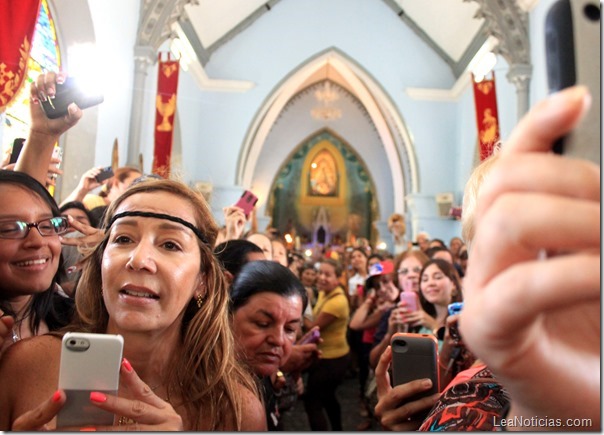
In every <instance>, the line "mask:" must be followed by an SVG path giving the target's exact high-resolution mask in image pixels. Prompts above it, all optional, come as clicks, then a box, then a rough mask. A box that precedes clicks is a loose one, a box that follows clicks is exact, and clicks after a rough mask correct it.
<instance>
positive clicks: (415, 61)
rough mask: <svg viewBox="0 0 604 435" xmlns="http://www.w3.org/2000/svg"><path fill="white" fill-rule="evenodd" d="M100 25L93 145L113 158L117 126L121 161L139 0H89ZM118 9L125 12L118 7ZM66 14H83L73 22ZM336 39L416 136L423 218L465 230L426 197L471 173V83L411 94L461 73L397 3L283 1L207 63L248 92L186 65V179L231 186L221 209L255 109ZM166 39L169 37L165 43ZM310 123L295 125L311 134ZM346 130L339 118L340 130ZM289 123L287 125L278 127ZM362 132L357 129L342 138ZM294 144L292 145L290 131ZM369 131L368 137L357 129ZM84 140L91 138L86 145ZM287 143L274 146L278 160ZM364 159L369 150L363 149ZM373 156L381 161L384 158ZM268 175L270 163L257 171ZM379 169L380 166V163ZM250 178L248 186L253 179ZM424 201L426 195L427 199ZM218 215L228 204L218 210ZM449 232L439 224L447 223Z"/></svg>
mask: <svg viewBox="0 0 604 435" xmlns="http://www.w3.org/2000/svg"><path fill="white" fill-rule="evenodd" d="M57 1H59V0H57ZM552 2H553V0H542V1H541V2H540V3H539V4H538V5H537V7H536V8H535V10H534V11H533V12H532V14H531V19H530V35H531V38H532V40H533V42H532V52H533V68H534V70H533V79H532V81H531V92H530V95H531V103H534V101H536V100H537V99H540V98H542V97H543V96H545V94H546V86H545V80H544V77H545V73H544V59H543V51H542V44H543V37H542V32H543V24H542V20H543V16H544V13H545V10H546V9H547V7H548V6H549V4H551V3H552ZM88 5H89V7H90V11H91V15H92V18H93V23H94V33H95V34H96V37H97V39H98V43H99V44H101V45H102V47H103V51H104V52H105V53H111V57H110V58H109V59H104V62H106V63H107V65H108V66H109V67H110V68H109V69H108V72H107V73H106V81H107V84H108V85H109V88H108V89H109V91H108V92H106V96H105V103H103V104H102V105H101V106H100V107H99V113H98V117H99V118H98V128H97V133H96V143H95V147H94V156H95V157H94V160H95V164H97V165H102V164H107V163H108V159H109V156H110V153H111V146H112V143H113V139H114V138H116V137H117V138H118V140H119V142H120V155H121V156H122V158H121V162H124V161H125V157H126V144H127V140H128V131H129V127H130V126H129V118H130V105H131V94H132V81H133V69H134V61H133V58H132V57H133V47H134V44H135V38H136V30H137V26H138V20H139V7H140V1H128V2H119V1H118V0H88ZM115 10H120V13H119V14H117V16H116V14H114V13H112V12H113V11H115ZM70 25H73V26H77V23H71V24H70ZM334 47H335V48H337V49H338V50H339V51H340V52H342V53H343V54H344V55H345V56H347V57H348V58H349V59H351V60H352V61H353V62H355V63H356V64H358V65H359V67H360V68H362V69H363V70H364V71H366V72H367V73H368V74H369V75H370V76H371V77H373V78H374V79H375V81H376V82H378V83H379V84H380V86H381V87H382V89H383V90H384V92H385V93H386V94H387V95H388V98H389V99H390V100H391V101H392V102H393V103H394V105H395V107H396V108H397V110H398V113H399V115H400V117H401V118H402V119H403V120H404V122H405V124H406V127H407V129H408V131H409V133H410V135H411V137H412V141H413V146H414V150H415V153H416V161H417V163H418V172H419V189H420V191H419V192H418V196H417V197H418V198H420V199H421V198H424V199H425V204H424V206H426V207H424V209H426V210H427V211H425V213H424V212H422V220H421V222H420V228H419V229H426V230H428V231H429V232H431V233H432V234H433V235H434V236H439V237H441V238H443V239H448V238H450V237H451V236H453V235H457V234H458V233H459V226H458V224H457V223H456V222H451V221H446V220H442V219H439V218H437V217H436V207H435V206H434V208H432V209H431V206H430V205H429V203H430V198H431V197H433V195H434V194H436V193H439V192H448V191H452V192H454V193H455V197H456V202H457V203H459V202H461V196H462V191H463V187H464V185H465V180H466V179H467V177H468V175H469V173H470V172H471V170H472V167H473V164H474V162H475V153H476V127H475V114H474V105H473V95H472V90H471V88H470V87H468V88H466V89H465V90H464V92H463V93H462V95H461V96H460V97H459V99H458V100H457V101H454V102H432V101H418V100H414V99H412V98H410V97H409V96H408V95H407V94H406V92H405V89H406V88H407V87H422V88H437V89H451V87H452V86H453V84H454V83H455V78H454V77H453V75H452V73H451V71H450V69H449V68H448V66H447V65H446V64H445V62H444V61H442V60H441V59H440V58H439V57H438V56H436V54H434V52H433V51H432V50H430V49H429V48H428V47H427V46H426V45H425V43H424V42H423V41H421V40H420V39H419V38H418V37H417V36H416V35H415V33H413V31H411V30H410V29H409V28H407V27H406V26H405V25H403V24H402V23H401V20H400V19H399V18H398V17H397V16H396V15H395V14H393V12H392V10H391V9H390V8H389V7H388V6H386V4H385V3H384V2H382V1H377V0H321V1H313V2H311V1H280V2H278V3H277V4H276V5H275V6H274V7H273V8H272V9H271V10H270V11H269V12H267V13H264V14H263V15H262V16H261V17H260V18H259V19H258V20H257V21H255V22H254V24H253V25H252V26H250V27H248V28H246V29H244V30H243V31H242V32H241V33H240V34H239V35H238V36H237V37H236V38H235V39H233V40H231V41H229V42H227V43H226V44H224V45H223V46H221V47H220V48H219V49H218V50H217V51H216V52H215V53H214V54H213V55H212V57H211V59H210V62H209V63H208V64H207V65H206V71H207V73H208V76H209V77H210V78H215V79H233V80H250V81H252V82H255V83H256V86H255V87H254V88H253V89H252V90H250V91H248V92H245V93H227V92H209V91H202V90H200V89H198V88H197V86H196V84H195V82H194V81H193V79H192V78H191V76H190V75H189V74H188V73H186V72H184V71H182V72H181V74H180V83H179V95H178V120H177V123H178V125H177V135H176V137H177V138H181V140H182V144H180V145H182V157H183V159H182V160H183V171H182V176H183V178H184V180H185V181H197V180H201V181H209V182H211V183H213V184H214V186H215V188H216V189H217V190H218V191H219V190H221V189H222V190H223V191H224V192H227V194H225V195H222V196H221V195H216V197H215V200H216V201H217V203H216V204H214V209H215V210H220V207H222V205H225V204H227V203H231V202H232V200H233V197H235V198H236V196H237V191H238V189H241V188H242V186H235V179H236V170H237V159H238V157H239V154H240V149H241V147H242V144H243V143H244V141H245V138H246V134H248V133H249V129H250V126H251V123H252V121H253V119H254V117H255V116H256V114H257V111H258V110H259V108H260V107H261V106H262V104H263V103H264V102H265V101H266V100H267V99H268V98H269V97H270V96H271V94H272V93H273V92H274V91H275V89H277V88H278V86H279V85H280V84H281V83H282V82H283V81H284V80H286V79H287V78H288V77H289V76H290V75H291V74H292V73H293V72H294V71H295V70H296V69H297V68H298V67H299V66H301V65H303V64H304V63H305V62H307V61H308V60H309V59H312V58H313V57H315V56H316V55H317V54H319V53H321V52H324V51H325V50H328V49H330V48H334ZM162 49H167V44H164V47H162ZM507 69H508V67H507V63H506V62H505V60H503V59H502V58H499V59H498V63H497V66H496V69H495V71H496V75H497V76H496V79H497V94H498V108H499V116H500V127H501V136H502V139H503V140H504V141H505V139H506V138H507V137H508V136H509V132H510V131H511V129H512V128H513V126H514V125H515V123H516V107H517V102H516V91H515V88H514V87H513V86H512V85H511V84H510V83H509V82H508V81H507V79H506V77H505V75H506V73H507ZM156 81H157V67H156V65H154V66H152V67H150V68H149V70H148V76H147V80H146V83H145V99H146V100H145V114H144V124H143V131H142V136H141V137H142V142H141V144H140V148H141V151H142V152H143V153H144V154H145V155H146V156H148V157H147V159H146V160H145V169H146V170H150V167H151V161H150V158H151V157H150V156H151V155H152V149H153V145H152V144H153V122H154V105H153V100H154V95H155V89H156ZM310 129H311V127H304V126H300V128H299V130H296V131H292V133H294V137H295V138H300V137H304V136H305V133H306V130H310ZM335 132H336V133H338V131H337V129H336V130H335ZM280 134H282V133H280ZM345 139H346V140H347V141H349V142H350V143H352V144H354V142H355V141H354V138H352V139H351V138H345ZM291 142H292V143H291V144H288V146H294V145H295V144H296V143H298V142H297V140H292V141H291ZM359 142H363V141H359ZM85 146H88V145H85ZM374 146H375V145H374V142H372V141H365V143H359V144H358V145H355V149H356V150H357V152H358V154H359V155H365V156H369V155H371V153H372V152H375V151H376V150H375V149H373V147H374ZM287 155H288V152H285V151H284V152H282V153H281V154H280V156H279V157H274V156H273V157H274V158H275V160H274V163H275V168H274V170H275V171H276V170H277V169H278V167H279V166H280V164H281V163H283V160H284V159H285V158H286V156H287ZM367 160H370V159H369V158H367ZM376 165H378V166H379V165H382V164H381V163H376ZM258 175H259V176H262V177H264V178H265V179H267V180H264V181H263V183H265V184H266V183H269V180H268V179H270V174H266V173H259V174H258ZM372 176H373V177H376V178H380V177H383V175H382V174H377V173H372ZM246 187H248V186H246ZM380 190H381V192H379V194H380V195H382V198H381V199H380V200H379V201H380V204H384V208H383V210H382V216H381V217H382V219H386V218H387V216H388V214H389V213H390V212H393V211H395V210H392V206H391V205H390V206H388V205H387V204H391V203H392V200H391V199H386V197H387V195H388V193H389V192H388V189H387V188H380ZM422 207H423V206H422ZM217 218H218V220H221V216H217ZM441 233H442V234H441Z"/></svg>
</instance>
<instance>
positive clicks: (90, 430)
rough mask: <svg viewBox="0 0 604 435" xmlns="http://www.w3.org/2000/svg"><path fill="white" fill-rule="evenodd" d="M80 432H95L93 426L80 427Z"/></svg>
mask: <svg viewBox="0 0 604 435" xmlns="http://www.w3.org/2000/svg"><path fill="white" fill-rule="evenodd" d="M80 432H96V429H95V428H94V427H81V428H80Z"/></svg>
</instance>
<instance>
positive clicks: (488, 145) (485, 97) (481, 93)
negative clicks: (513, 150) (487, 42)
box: [472, 71, 499, 161]
mask: <svg viewBox="0 0 604 435" xmlns="http://www.w3.org/2000/svg"><path fill="white" fill-rule="evenodd" d="M492 74H493V78H492V79H487V78H485V79H484V80H482V81H481V82H478V83H477V82H475V81H474V75H473V74H472V83H473V85H474V104H475V105H476V125H477V127H478V140H479V141H480V160H481V161H482V160H484V159H486V158H487V157H489V156H490V155H491V154H493V148H494V147H495V145H496V144H497V143H498V142H499V115H498V114H497V94H496V92H495V72H494V71H493V73H492Z"/></svg>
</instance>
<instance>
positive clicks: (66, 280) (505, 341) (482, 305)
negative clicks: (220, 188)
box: [0, 73, 600, 431]
mask: <svg viewBox="0 0 604 435" xmlns="http://www.w3.org/2000/svg"><path fill="white" fill-rule="evenodd" d="M64 79H65V77H64V76H63V75H56V74H53V73H47V74H45V75H42V76H40V78H39V79H38V80H37V82H35V83H34V84H33V85H32V98H31V114H32V127H31V132H30V135H29V137H28V138H27V142H26V145H25V147H24V148H23V151H22V153H21V156H20V157H19V160H18V161H17V163H16V165H14V167H10V168H6V169H2V170H0V195H1V197H2V199H3V206H2V209H1V210H0V316H1V317H0V343H1V344H2V347H1V348H0V379H1V380H2V386H3V388H1V389H0V409H2V410H3V412H2V413H0V429H1V430H52V429H80V430H108V429H111V428H110V427H104V426H95V427H91V426H85V427H80V428H62V427H61V428H57V427H56V416H57V414H58V413H59V412H60V410H61V409H62V408H63V407H64V406H65V404H66V402H67V399H68V395H69V394H70V392H67V391H64V390H61V389H59V388H58V376H59V365H60V357H61V337H62V336H63V334H64V333H65V332H67V331H79V332H88V333H97V334H120V335H121V336H122V337H123V338H124V348H123V359H122V362H121V366H120V369H119V370H120V386H119V390H118V394H117V395H112V394H108V393H106V392H101V391H93V392H91V394H90V405H91V406H94V407H98V408H100V409H103V410H106V411H109V412H111V413H112V414H114V425H115V426H120V427H119V430H143V431H145V430H249V431H264V430H287V429H288V428H287V427H286V426H284V424H283V419H282V416H283V412H285V411H287V409H289V408H291V407H292V406H293V405H292V404H293V403H295V402H296V401H297V400H301V401H302V402H303V404H304V409H305V412H306V414H307V417H308V423H309V426H310V428H311V430H313V431H326V430H342V427H343V419H345V418H346V416H345V415H343V413H342V409H341V406H340V403H339V402H338V397H337V391H338V388H339V387H340V386H341V384H342V382H343V380H344V379H345V377H346V376H348V375H350V374H351V373H352V374H353V375H354V376H356V377H357V378H358V398H359V401H358V403H359V409H358V412H359V414H361V415H362V416H363V417H364V418H365V419H366V423H368V424H365V425H362V427H359V428H358V429H359V430H362V429H366V428H368V427H370V422H372V421H373V422H377V423H379V425H380V427H381V428H382V429H385V430H417V429H419V430H496V429H512V428H513V429H539V428H545V429H547V428H549V429H553V430H560V429H561V428H571V426H572V425H573V422H575V421H577V420H578V419H579V420H581V421H585V422H587V421H589V422H590V423H591V426H587V425H586V426H584V427H582V428H583V429H588V430H598V429H599V428H600V382H599V380H600V272H599V271H600V170H599V167H598V166H596V165H594V164H592V163H590V162H587V161H583V160H577V159H570V158H566V157H563V156H559V155H553V154H551V153H549V152H548V151H549V150H550V149H551V146H552V143H553V142H554V140H555V139H556V138H558V137H559V136H561V135H563V134H565V133H566V132H568V131H569V130H571V129H572V128H573V126H574V125H576V123H577V122H579V120H580V118H581V116H582V114H583V113H584V112H585V111H586V110H588V107H589V95H588V94H587V92H586V90H585V89H584V88H581V87H575V88H572V89H569V90H566V91H563V92H560V93H558V94H557V95H555V96H553V97H551V98H550V99H548V100H546V101H545V102H543V103H541V104H539V105H537V106H536V107H535V108H534V109H533V111H531V112H530V113H529V114H528V115H527V116H526V117H525V118H524V119H523V120H522V121H521V122H520V123H519V125H518V126H517V128H516V129H515V130H514V133H513V134H512V136H511V137H510V139H509V140H508V141H506V144H505V146H503V147H502V150H501V151H500V152H498V153H497V154H495V155H493V156H492V157H491V158H489V159H487V160H486V161H484V162H483V163H482V164H481V165H479V166H478V167H477V168H476V169H475V171H474V172H473V174H472V176H471V178H470V180H469V181H468V184H467V186H466V191H465V196H464V206H463V215H462V219H463V221H462V235H461V236H462V237H454V238H452V239H451V240H450V241H449V242H448V243H445V242H444V241H443V240H440V239H438V238H434V237H431V236H430V235H428V234H427V233H420V234H418V235H417V237H416V240H415V242H416V243H413V244H412V243H408V242H407V241H406V237H405V227H404V217H403V216H402V215H398V214H397V215H396V216H393V218H392V219H391V221H392V222H390V226H391V227H392V228H393V229H395V232H396V234H395V236H396V237H395V249H393V250H392V252H388V251H384V250H382V251H379V252H377V251H376V250H375V249H373V248H372V247H371V246H370V244H369V243H367V241H366V240H359V241H358V242H357V243H353V244H351V245H350V246H339V247H332V248H331V249H330V250H328V251H326V252H325V255H323V256H321V257H319V258H313V259H312V260H309V259H307V257H306V256H305V255H303V254H302V253H301V252H297V251H295V250H294V249H292V248H291V247H289V248H288V244H287V243H286V242H285V241H283V240H281V239H280V237H279V235H278V234H276V233H275V232H274V231H267V232H259V231H247V232H246V225H247V223H248V218H247V217H246V215H245V214H244V213H243V210H241V209H239V208H238V207H236V206H231V207H227V208H225V209H224V218H225V222H226V224H225V226H224V228H219V227H218V225H217V224H216V220H215V217H214V216H212V214H211V211H210V208H209V206H208V204H207V202H206V201H205V200H204V199H203V196H202V195H201V194H199V193H198V192H196V191H195V190H193V189H192V188H190V187H189V186H187V185H186V184H184V183H182V182H180V181H176V180H167V179H162V178H160V177H157V176H147V175H144V174H143V173H141V172H140V171H139V170H137V169H134V168H128V167H124V168H119V169H117V170H116V171H115V174H114V176H113V177H112V178H110V179H109V180H106V181H98V180H97V179H96V176H97V175H98V173H99V172H100V169H101V168H92V169H91V170H89V171H87V172H86V173H84V174H83V175H82V178H81V181H80V183H79V184H78V186H77V187H76V189H75V190H74V192H72V193H71V194H70V195H68V197H67V198H65V200H64V201H63V202H62V203H61V204H60V206H59V205H58V204H57V203H56V202H55V200H54V198H53V197H52V196H51V195H50V194H49V193H48V190H47V188H46V184H47V183H48V182H49V181H50V182H52V181H51V180H49V179H48V177H47V175H48V172H49V165H51V166H52V159H51V157H52V149H53V147H54V144H55V143H56V141H57V140H58V139H59V138H60V136H61V135H62V134H63V133H65V132H66V131H67V130H68V129H69V128H71V127H72V126H74V125H75V124H77V122H78V120H79V119H80V118H81V116H82V115H83V113H82V111H81V110H80V109H79V108H78V107H77V106H76V105H75V104H72V105H70V106H69V112H68V114H67V115H66V116H65V117H64V118H59V119H54V120H51V119H47V118H46V117H45V115H44V114H43V112H42V110H41V109H40V105H39V103H40V101H41V100H44V99H45V98H51V97H52V96H53V95H54V90H55V84H56V83H57V82H61V81H62V80H64ZM99 188H100V189H101V190H100V192H99V193H98V194H94V193H93V192H94V191H95V189H97V190H98V189H99ZM458 302H463V304H464V306H463V310H462V311H461V314H457V313H455V314H452V313H451V312H450V310H449V307H450V305H451V304H454V303H458ZM401 333H403V334H405V333H407V334H409V333H412V334H418V335H419V336H423V337H434V339H435V340H437V343H438V366H439V373H438V377H437V378H436V379H417V380H414V381H411V382H409V383H404V384H401V385H393V384H392V382H391V378H392V368H391V362H392V358H393V356H392V349H391V346H390V343H391V340H392V338H393V336H395V334H401ZM434 382H437V383H438V389H437V390H438V391H439V392H438V393H437V394H432V395H427V396H426V395H418V393H421V392H423V391H427V390H429V389H430V388H431V387H432V386H433V384H434ZM535 419H536V420H535ZM534 421H538V423H534ZM572 429H581V427H572Z"/></svg>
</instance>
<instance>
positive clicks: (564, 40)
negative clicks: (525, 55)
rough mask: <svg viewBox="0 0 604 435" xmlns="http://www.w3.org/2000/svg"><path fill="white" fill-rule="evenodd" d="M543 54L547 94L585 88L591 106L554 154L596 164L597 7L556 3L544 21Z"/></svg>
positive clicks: (577, 0)
mask: <svg viewBox="0 0 604 435" xmlns="http://www.w3.org/2000/svg"><path fill="white" fill-rule="evenodd" d="M545 54H546V63H547V80H548V85H549V90H550V92H556V91H559V90H561V89H564V88H567V87H569V86H573V85H585V86H587V87H588V88H589V91H590V94H591V97H592V105H591V109H590V110H589V112H588V113H587V114H586V116H585V117H584V118H583V120H581V122H580V123H579V125H578V126H577V127H576V128H575V129H574V130H573V131H572V132H570V133H569V134H568V135H566V136H565V137H563V138H561V139H560V140H559V141H558V142H557V143H556V144H555V145H554V151H555V152H557V153H559V154H564V155H568V156H571V157H577V158H583V159H587V160H591V161H592V162H594V163H596V164H597V165H599V164H600V158H601V148H600V123H601V119H600V3H599V2H598V1H597V0H558V1H556V2H555V3H553V4H552V5H551V6H550V9H549V10H548V12H547V15H546V18H545Z"/></svg>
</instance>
